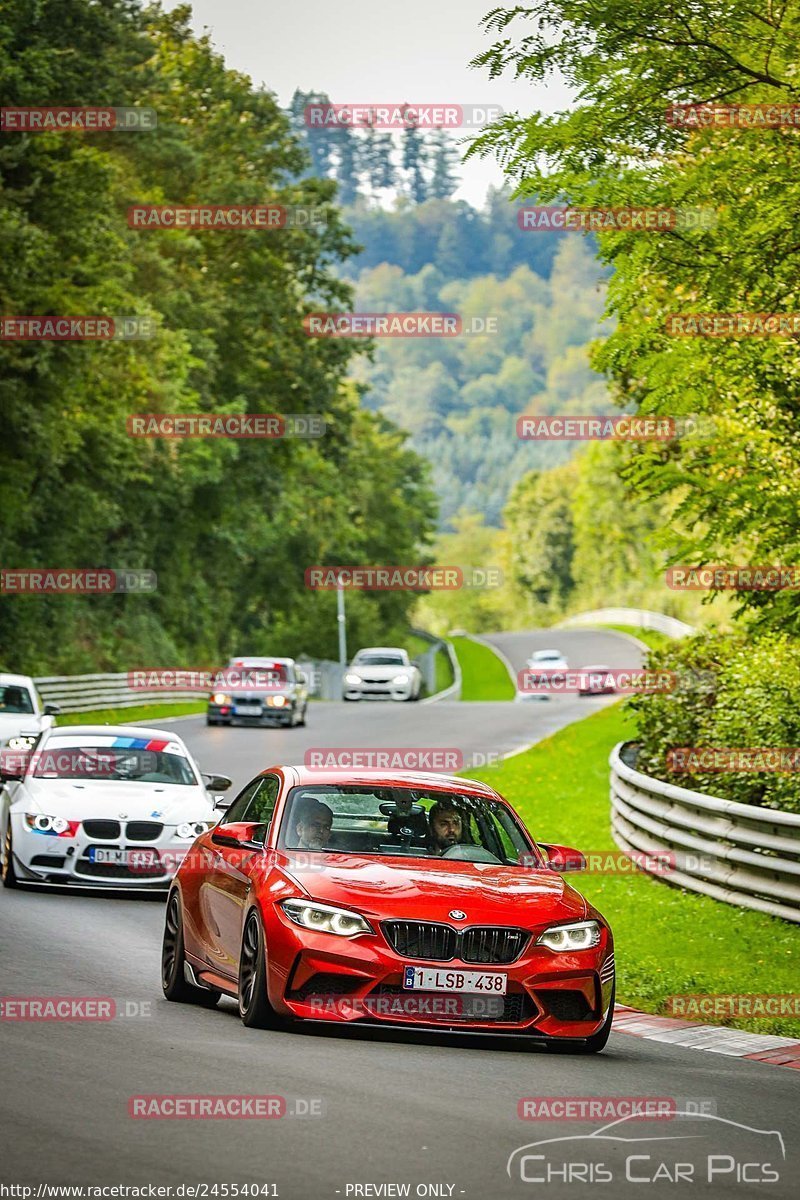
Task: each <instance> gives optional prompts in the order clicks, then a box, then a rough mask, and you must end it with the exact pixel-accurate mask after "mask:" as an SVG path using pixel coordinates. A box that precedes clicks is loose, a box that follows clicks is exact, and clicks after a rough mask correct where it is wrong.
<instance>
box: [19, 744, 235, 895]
mask: <svg viewBox="0 0 800 1200" xmlns="http://www.w3.org/2000/svg"><path fill="white" fill-rule="evenodd" d="M0 777H1V778H2V781H3V784H4V787H3V789H2V791H1V792H0V847H2V879H3V884H4V885H5V886H6V887H17V886H18V885H19V884H26V883H29V884H30V883H40V884H42V883H43V884H56V885H62V886H63V885H72V886H75V885H78V886H80V887H93V888H113V889H118V888H124V889H126V890H127V889H136V890H142V889H144V890H148V891H154V890H163V889H166V888H167V887H168V886H169V883H170V880H171V879H172V876H173V875H174V874H175V871H176V870H177V868H178V867H179V865H180V863H181V862H182V860H183V857H184V855H185V854H186V852H187V851H188V850H189V848H190V847H191V845H192V843H193V842H194V840H195V838H196V837H198V836H199V835H200V834H201V833H205V831H206V830H207V829H210V828H211V827H212V826H213V825H216V823H217V819H218V815H219V814H218V813H215V811H214V798H213V796H212V794H211V793H216V792H223V791H225V790H226V789H227V788H228V787H230V782H231V781H230V780H229V779H227V778H226V777H225V776H224V775H216V776H205V777H204V776H202V775H201V774H200V771H199V769H198V767H197V764H196V763H195V762H194V760H193V758H192V757H191V755H190V754H189V751H188V750H187V748H186V746H185V745H184V743H183V742H182V741H181V739H180V738H179V737H177V736H176V734H175V733H173V732H171V731H164V730H162V729H143V728H142V727H141V726H137V725H96V726H94V725H73V726H60V727H58V728H55V729H51V730H47V731H45V733H44V734H43V735H42V737H41V738H40V740H39V741H38V744H37V745H36V746H35V748H33V749H29V750H24V751H17V752H12V751H10V750H8V749H5V750H4V751H3V753H2V758H0Z"/></svg>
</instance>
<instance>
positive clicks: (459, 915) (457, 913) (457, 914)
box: [448, 908, 467, 921]
mask: <svg viewBox="0 0 800 1200" xmlns="http://www.w3.org/2000/svg"><path fill="white" fill-rule="evenodd" d="M448 916H451V917H452V918H453V920H454V921H466V919H467V914H466V913H465V912H462V911H461V909H460V908H451V909H450V912H449V913H448Z"/></svg>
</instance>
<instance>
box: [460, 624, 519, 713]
mask: <svg viewBox="0 0 800 1200" xmlns="http://www.w3.org/2000/svg"><path fill="white" fill-rule="evenodd" d="M450 640H451V642H452V643H453V647H454V649H455V652H456V657H457V658H458V661H459V665H460V667H461V699H462V700H513V699H514V696H515V695H516V692H515V688H514V684H513V683H512V682H511V677H510V675H509V673H508V671H507V670H506V665H505V663H504V662H503V660H502V659H501V658H498V657H497V655H496V654H495V652H494V651H493V650H490V649H489V647H488V646H484V645H483V643H482V642H473V641H472V640H471V639H470V638H466V637H454V638H451V639H450Z"/></svg>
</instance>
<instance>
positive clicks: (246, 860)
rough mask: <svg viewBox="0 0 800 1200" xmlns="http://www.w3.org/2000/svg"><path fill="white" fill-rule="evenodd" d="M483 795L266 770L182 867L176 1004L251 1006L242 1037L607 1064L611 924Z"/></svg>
mask: <svg viewBox="0 0 800 1200" xmlns="http://www.w3.org/2000/svg"><path fill="white" fill-rule="evenodd" d="M582 861H583V860H582V857H581V855H580V854H579V853H578V852H577V851H574V850H570V849H568V848H566V847H563V846H554V845H544V844H537V843H536V842H535V841H534V840H533V839H532V838H531V837H530V835H529V834H528V833H527V832H526V830H525V828H524V826H523V825H522V822H521V821H520V819H519V818H518V817H517V815H516V814H515V813H514V811H513V809H512V808H511V806H510V805H509V804H508V803H507V802H506V801H505V800H504V799H503V798H502V796H500V795H499V794H498V793H497V792H495V791H493V790H492V789H491V788H490V787H487V786H486V785H485V784H482V783H476V782H473V781H470V780H467V779H458V778H453V777H449V776H441V775H432V774H427V773H417V772H410V771H402V772H388V773H381V772H377V771H364V772H349V773H348V772H345V771H342V770H334V771H321V770H316V769H309V768H301V767H270V768H269V769H268V770H266V771H263V772H262V773H261V774H260V775H259V776H258V777H257V778H256V779H254V780H253V781H252V782H251V783H249V784H248V785H247V787H246V788H245V789H244V790H243V791H242V792H241V793H240V795H239V796H237V798H236V799H235V800H234V801H233V803H232V805H231V806H230V808H229V809H228V810H227V812H226V813H225V814H224V815H223V817H222V819H221V820H220V822H219V824H218V825H217V826H216V827H215V828H214V829H211V830H209V831H208V832H206V833H204V834H202V835H201V836H200V837H199V838H198V839H197V841H196V842H195V843H194V846H193V847H192V850H191V851H190V853H189V854H188V855H187V856H186V858H185V859H184V860H183V863H182V865H181V867H180V869H179V870H178V873H177V875H176V876H175V879H174V881H173V885H172V888H171V891H170V894H169V898H168V901H167V915H166V926H165V930H164V943H163V954H162V984H163V988H164V994H165V996H166V997H167V999H168V1000H176V1001H183V1002H188V1003H196V1004H201V1005H205V1006H207V1007H212V1006H214V1005H215V1004H216V1003H217V1001H218V1000H219V998H220V995H223V994H224V995H226V996H231V997H233V998H235V999H236V1000H237V1001H238V1004H239V1012H240V1014H241V1017H242V1020H243V1021H244V1023H245V1025H248V1026H257V1027H262V1028H263V1027H269V1026H275V1025H278V1024H282V1023H283V1022H285V1021H287V1020H288V1021H291V1020H293V1019H295V1020H317V1021H339V1022H341V1021H346V1022H361V1023H365V1022H366V1023H370V1024H373V1025H374V1024H376V1023H377V1024H384V1025H394V1026H397V1025H402V1026H406V1027H409V1026H411V1027H416V1028H425V1029H429V1030H431V1029H438V1030H443V1029H445V1030H450V1031H458V1032H462V1033H463V1032H472V1033H481V1034H487V1033H491V1034H510V1035H515V1036H518V1037H519V1036H525V1037H528V1038H531V1039H537V1040H538V1041H540V1042H543V1043H545V1044H546V1045H547V1046H549V1047H550V1048H553V1049H572V1050H577V1051H582V1052H587V1053H595V1052H597V1051H598V1050H602V1049H603V1047H604V1046H605V1044H606V1042H607V1040H608V1035H609V1032H610V1029H611V1020H612V1016H613V1011H614V946H613V939H612V935H611V930H610V928H609V926H608V924H607V922H606V921H605V919H604V918H603V917H602V915H601V914H600V913H599V912H598V911H597V910H596V909H594V908H592V906H591V905H590V904H588V902H587V901H586V900H584V898H583V897H582V896H581V895H580V894H579V893H578V892H577V891H575V890H574V888H572V887H571V886H569V885H568V884H567V883H566V882H565V880H564V879H563V878H562V876H561V874H560V873H559V872H561V871H571V870H572V871H574V870H575V869H576V868H577V869H580V866H581V864H582Z"/></svg>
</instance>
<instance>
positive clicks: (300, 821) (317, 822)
mask: <svg viewBox="0 0 800 1200" xmlns="http://www.w3.org/2000/svg"><path fill="white" fill-rule="evenodd" d="M293 821H294V827H295V832H296V834H297V839H298V840H297V847H298V849H300V850H324V849H325V847H326V846H327V845H328V841H329V840H330V836H331V828H332V826H333V813H332V812H331V810H330V809H329V808H328V806H327V804H322V803H321V801H319V800H317V799H315V797H313V796H303V797H302V798H301V800H300V803H299V804H297V805H296V806H295V811H294V813H293Z"/></svg>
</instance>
